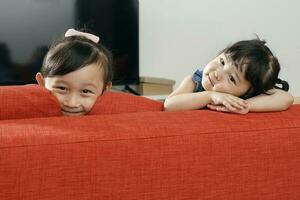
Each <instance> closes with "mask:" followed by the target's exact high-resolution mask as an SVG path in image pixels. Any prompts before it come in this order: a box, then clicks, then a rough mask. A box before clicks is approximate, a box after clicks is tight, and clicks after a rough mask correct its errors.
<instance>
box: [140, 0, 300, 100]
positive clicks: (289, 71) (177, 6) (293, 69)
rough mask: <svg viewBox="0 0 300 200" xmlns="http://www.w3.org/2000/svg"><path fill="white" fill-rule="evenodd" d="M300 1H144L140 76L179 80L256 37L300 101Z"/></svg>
mask: <svg viewBox="0 0 300 200" xmlns="http://www.w3.org/2000/svg"><path fill="white" fill-rule="evenodd" d="M299 8H300V1H298V0H285V1H282V0H264V1H262V0H251V1H249V0H239V1H237V0H203V1H202V0H140V75H141V76H155V77H164V78H170V79H174V80H176V86H178V84H179V83H180V81H181V80H182V79H183V78H184V76H186V75H188V74H191V73H193V71H194V70H195V69H196V68H203V66H205V64H206V63H207V62H209V61H210V60H211V59H212V58H213V57H214V56H216V55H217V53H218V52H219V51H220V50H222V49H223V48H225V47H226V46H227V45H229V44H232V43H234V42H236V41H238V40H244V39H252V38H254V37H255V36H254V33H256V34H258V35H259V36H260V38H262V39H265V40H266V41H267V45H268V46H269V47H270V49H271V50H272V51H273V53H274V54H275V55H276V56H277V57H278V59H279V62H280V63H281V66H282V69H281V72H280V77H281V78H283V79H285V80H287V81H288V82H289V83H290V92H291V93H292V94H293V95H294V96H300V81H299V76H300V67H299V66H298V65H300V23H299V20H300V12H299Z"/></svg>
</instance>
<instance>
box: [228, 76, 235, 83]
mask: <svg viewBox="0 0 300 200" xmlns="http://www.w3.org/2000/svg"><path fill="white" fill-rule="evenodd" d="M229 80H230V81H231V82H232V83H234V84H236V81H235V79H234V77H233V76H232V75H229Z"/></svg>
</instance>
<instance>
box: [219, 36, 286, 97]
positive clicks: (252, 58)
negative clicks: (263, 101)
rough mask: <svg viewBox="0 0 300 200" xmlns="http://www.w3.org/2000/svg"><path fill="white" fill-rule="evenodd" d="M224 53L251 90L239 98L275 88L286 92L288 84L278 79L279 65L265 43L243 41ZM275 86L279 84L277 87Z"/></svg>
mask: <svg viewBox="0 0 300 200" xmlns="http://www.w3.org/2000/svg"><path fill="white" fill-rule="evenodd" d="M221 53H224V54H225V55H226V56H227V57H228V58H229V60H230V61H232V62H233V64H234V65H235V66H237V68H238V69H239V70H240V71H244V72H245V78H246V80H248V81H249V82H250V84H251V88H250V89H249V90H248V91H247V92H246V94H244V95H242V96H241V98H245V99H246V98H250V97H253V96H256V95H258V94H261V93H266V92H267V91H268V90H270V89H272V88H274V87H277V88H281V89H283V90H286V91H287V90H288V88H289V87H288V83H287V82H286V81H283V80H281V79H279V78H278V74H279V71H280V64H279V62H278V59H277V58H276V57H275V56H274V55H273V53H272V52H271V50H270V49H269V48H268V47H267V46H266V42H265V41H263V40H260V39H258V38H257V39H252V40H244V41H239V42H236V43H235V44H233V45H232V46H230V47H228V48H226V49H224V50H223V51H222V52H221ZM275 84H281V85H282V87H278V86H276V85H275Z"/></svg>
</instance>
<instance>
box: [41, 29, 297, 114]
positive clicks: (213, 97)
mask: <svg viewBox="0 0 300 200" xmlns="http://www.w3.org/2000/svg"><path fill="white" fill-rule="evenodd" d="M98 42H99V38H98V37H97V36H95V35H92V34H90V33H85V32H80V31H76V30H74V29H69V30H68V31H67V32H66V34H65V38H63V39H62V40H60V41H57V42H56V43H54V44H53V45H52V46H51V48H50V50H49V52H48V53H47V54H46V56H45V59H44V62H43V66H42V69H41V71H40V72H39V73H37V74H36V80H37V82H38V84H39V85H40V86H43V87H45V88H46V89H48V90H50V91H51V93H52V94H53V95H54V96H55V97H56V98H57V99H58V101H59V103H60V106H61V110H62V113H63V114H64V115H68V116H77V115H85V114H87V113H88V112H89V111H90V110H91V109H92V107H93V105H94V104H95V102H96V100H97V98H98V97H99V96H101V95H102V94H103V92H104V91H105V90H108V89H110V88H111V86H112V83H111V80H112V56H111V54H110V52H109V51H108V50H107V49H106V48H105V47H104V46H103V45H101V44H99V43H98ZM279 70H280V65H279V63H278V60H277V58H276V57H275V56H273V54H272V52H271V51H270V49H269V48H268V47H267V46H266V45H265V42H264V41H261V40H259V39H255V40H248V41H240V42H237V43H235V44H234V45H232V46H231V47H228V48H226V49H225V50H223V51H222V52H221V53H220V55H218V56H217V57H216V58H215V59H214V60H212V61H211V62H209V63H208V64H207V65H206V67H205V68H204V70H203V71H199V70H197V71H196V72H195V73H194V74H193V75H192V76H188V77H186V78H185V79H184V80H183V82H182V83H181V85H180V86H179V88H178V89H176V90H175V91H174V92H173V93H172V94H170V95H169V96H168V97H167V99H166V101H165V103H164V107H165V110H170V111H171V110H191V109H200V108H204V107H207V108H209V109H211V110H216V111H222V112H233V113H241V114H245V113H248V112H259V111H261V112H262V111H279V110H285V109H287V108H288V107H289V106H290V105H291V104H292V102H293V97H292V96H291V95H290V94H289V93H287V92H285V91H283V90H288V84H287V82H285V81H282V80H280V79H278V73H279ZM278 82H280V83H281V84H282V88H281V89H283V90H281V89H277V88H276V87H277V86H275V84H276V83H278ZM244 99H246V100H244Z"/></svg>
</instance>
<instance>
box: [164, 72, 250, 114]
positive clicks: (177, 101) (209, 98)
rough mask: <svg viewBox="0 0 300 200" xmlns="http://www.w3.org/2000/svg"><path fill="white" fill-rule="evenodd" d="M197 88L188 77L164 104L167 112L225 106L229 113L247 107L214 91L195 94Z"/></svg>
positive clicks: (227, 95)
mask: <svg viewBox="0 0 300 200" xmlns="http://www.w3.org/2000/svg"><path fill="white" fill-rule="evenodd" d="M195 86H196V85H195V83H194V82H193V80H192V76H187V77H186V78H185V79H184V80H183V81H182V83H181V84H180V86H179V87H178V88H177V89H176V90H175V91H174V92H173V93H171V94H170V95H169V96H168V97H167V98H166V100H165V102H164V108H165V110H166V111H179V110H196V109H201V108H204V107H206V106H207V105H209V104H214V105H223V106H224V107H226V109H227V110H228V112H236V111H237V110H239V109H241V108H244V107H246V106H247V103H246V101H244V100H243V99H240V98H238V97H235V96H232V95H230V94H225V93H220V92H213V91H202V92H195V93H194V88H195Z"/></svg>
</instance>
